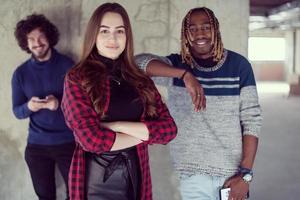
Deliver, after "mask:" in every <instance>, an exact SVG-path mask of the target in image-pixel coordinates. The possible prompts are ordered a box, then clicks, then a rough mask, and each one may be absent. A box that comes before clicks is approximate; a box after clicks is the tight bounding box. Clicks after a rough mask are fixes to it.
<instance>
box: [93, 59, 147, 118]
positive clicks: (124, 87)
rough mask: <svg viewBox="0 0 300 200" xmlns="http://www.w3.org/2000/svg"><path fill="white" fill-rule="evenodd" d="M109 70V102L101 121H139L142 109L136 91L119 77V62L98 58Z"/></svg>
mask: <svg viewBox="0 0 300 200" xmlns="http://www.w3.org/2000/svg"><path fill="white" fill-rule="evenodd" d="M99 58H100V59H101V61H102V62H104V64H106V65H107V67H108V69H109V74H110V76H109V78H110V102H109V107H108V110H107V113H106V116H105V118H104V119H103V121H107V122H110V121H140V118H141V115H142V113H143V110H144V107H143V103H142V101H141V99H140V98H139V94H138V92H137V90H136V89H135V88H134V87H133V86H132V85H130V83H128V82H127V81H126V80H124V78H122V76H121V62H120V60H118V59H117V60H112V59H109V58H106V57H103V56H99Z"/></svg>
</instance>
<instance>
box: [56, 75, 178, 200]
mask: <svg viewBox="0 0 300 200" xmlns="http://www.w3.org/2000/svg"><path fill="white" fill-rule="evenodd" d="M68 79H69V80H71V81H68V80H65V85H64V95H63V99H62V104H61V106H62V111H63V113H64V116H65V119H66V123H67V125H68V126H69V127H70V128H71V129H72V130H73V133H74V136H75V140H76V143H77V145H76V148H75V152H74V154H73V159H72V163H71V167H70V173H69V193H70V199H71V200H83V199H84V190H85V153H84V152H85V151H87V152H92V153H97V154H100V153H102V152H106V151H110V149H111V147H112V145H113V143H114V141H115V137H116V133H115V132H114V131H112V130H110V129H107V128H104V127H102V126H101V119H100V116H99V115H98V114H97V113H96V112H95V110H94V108H93V104H92V102H91V100H90V98H89V96H88V94H87V93H86V92H85V90H84V89H83V88H82V86H81V84H80V81H81V79H80V78H79V77H77V76H74V75H71V76H68ZM104 92H105V97H106V99H107V101H106V105H105V108H104V112H106V111H107V109H108V105H109V99H110V83H109V81H108V80H107V81H106V83H105V90H104ZM155 93H156V96H155V98H156V101H155V102H156V103H157V114H158V118H156V119H155V120H153V119H152V120H147V119H145V113H144V114H143V115H142V117H141V121H142V122H143V123H145V125H146V126H147V128H148V130H149V140H148V141H146V142H143V143H141V144H139V145H137V153H138V157H139V164H140V169H141V176H142V182H141V192H140V199H141V200H152V184H151V175H150V168H149V155H148V144H154V143H155V144H167V143H168V142H169V141H171V140H172V139H174V138H175V136H176V134H177V127H176V124H175V122H174V120H173V118H172V117H171V116H170V113H169V111H168V109H167V107H166V105H165V104H164V103H163V102H162V99H161V96H160V94H159V92H158V91H157V90H156V91H155Z"/></svg>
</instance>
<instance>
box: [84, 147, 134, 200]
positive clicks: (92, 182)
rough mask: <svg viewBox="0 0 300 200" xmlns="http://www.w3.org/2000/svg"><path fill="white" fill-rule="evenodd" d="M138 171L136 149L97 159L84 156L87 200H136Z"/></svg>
mask: <svg viewBox="0 0 300 200" xmlns="http://www.w3.org/2000/svg"><path fill="white" fill-rule="evenodd" d="M139 182H140V168H139V162H138V156H137V152H136V148H135V147H134V148H130V149H126V150H121V151H114V152H108V153H104V154H101V155H94V154H90V153H87V157H86V199H87V200H137V199H138V198H139Z"/></svg>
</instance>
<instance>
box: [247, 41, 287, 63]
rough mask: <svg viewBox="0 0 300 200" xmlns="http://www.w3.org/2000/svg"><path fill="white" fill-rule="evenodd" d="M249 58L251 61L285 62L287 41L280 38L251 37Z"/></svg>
mask: <svg viewBox="0 0 300 200" xmlns="http://www.w3.org/2000/svg"><path fill="white" fill-rule="evenodd" d="M248 42H249V43H248V58H249V60H251V61H284V60H285V39H284V38H280V37H249V40H248Z"/></svg>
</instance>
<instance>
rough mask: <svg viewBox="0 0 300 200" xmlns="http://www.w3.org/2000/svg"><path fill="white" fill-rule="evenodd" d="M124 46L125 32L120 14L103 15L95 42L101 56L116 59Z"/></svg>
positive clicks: (109, 13)
mask: <svg viewBox="0 0 300 200" xmlns="http://www.w3.org/2000/svg"><path fill="white" fill-rule="evenodd" d="M125 46H126V31H125V26H124V22H123V19H122V17H121V15H120V14H118V13H114V12H107V13H105V14H104V16H103V18H102V21H101V25H100V28H99V32H98V35H97V40H96V47H97V50H98V53H99V54H100V55H101V56H104V57H107V58H110V59H113V60H115V59H117V58H118V57H119V56H120V55H121V53H122V52H123V51H124V49H125Z"/></svg>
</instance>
